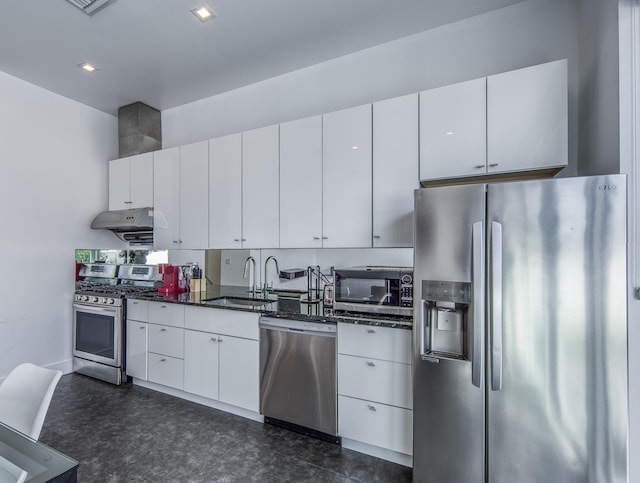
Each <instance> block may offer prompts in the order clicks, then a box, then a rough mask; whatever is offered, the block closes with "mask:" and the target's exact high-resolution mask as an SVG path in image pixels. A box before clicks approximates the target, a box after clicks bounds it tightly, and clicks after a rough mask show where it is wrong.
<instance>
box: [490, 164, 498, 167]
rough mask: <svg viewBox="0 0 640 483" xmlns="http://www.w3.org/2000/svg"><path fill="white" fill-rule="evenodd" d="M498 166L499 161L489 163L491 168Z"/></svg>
mask: <svg viewBox="0 0 640 483" xmlns="http://www.w3.org/2000/svg"><path fill="white" fill-rule="evenodd" d="M496 166H498V163H491V164H490V165H489V167H490V168H495V167H496Z"/></svg>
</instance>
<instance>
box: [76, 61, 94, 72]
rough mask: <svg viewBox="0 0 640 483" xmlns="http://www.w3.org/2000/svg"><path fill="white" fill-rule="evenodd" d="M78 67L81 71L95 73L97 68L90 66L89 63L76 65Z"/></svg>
mask: <svg viewBox="0 0 640 483" xmlns="http://www.w3.org/2000/svg"><path fill="white" fill-rule="evenodd" d="M78 67H80V68H81V69H82V70H84V71H86V72H95V71H97V70H98V68H97V67H96V66H95V65H92V64H90V63H89V62H83V63H82V64H80V65H78Z"/></svg>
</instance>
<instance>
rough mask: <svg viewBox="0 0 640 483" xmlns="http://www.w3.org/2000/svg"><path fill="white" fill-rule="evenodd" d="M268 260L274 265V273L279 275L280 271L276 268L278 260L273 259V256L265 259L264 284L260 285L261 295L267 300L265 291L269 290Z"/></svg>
mask: <svg viewBox="0 0 640 483" xmlns="http://www.w3.org/2000/svg"><path fill="white" fill-rule="evenodd" d="M269 260H273V262H274V263H275V264H276V273H280V269H279V268H278V260H277V259H276V257H274V256H273V255H271V256H270V257H267V259H266V260H265V261H264V283H263V284H262V286H263V289H262V295H264V298H267V291H268V290H269V286H268V285H267V264H268V263H269Z"/></svg>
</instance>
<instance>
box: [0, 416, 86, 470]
mask: <svg viewBox="0 0 640 483" xmlns="http://www.w3.org/2000/svg"><path fill="white" fill-rule="evenodd" d="M77 468H78V462H77V461H75V460H73V459H71V458H69V457H68V456H65V455H64V454H62V453H60V452H59V451H56V450H54V449H53V448H50V447H49V446H47V445H45V444H43V443H41V442H39V441H36V440H34V439H31V438H30V437H28V436H26V435H25V434H23V433H20V432H19V431H16V430H15V429H13V428H11V427H10V426H7V425H6V424H3V423H1V422H0V483H21V482H23V481H26V482H29V483H44V482H48V481H50V482H60V483H63V482H64V483H66V482H75V481H76V471H77Z"/></svg>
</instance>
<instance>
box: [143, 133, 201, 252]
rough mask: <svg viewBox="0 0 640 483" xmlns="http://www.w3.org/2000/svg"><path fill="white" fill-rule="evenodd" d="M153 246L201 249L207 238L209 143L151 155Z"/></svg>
mask: <svg viewBox="0 0 640 483" xmlns="http://www.w3.org/2000/svg"><path fill="white" fill-rule="evenodd" d="M154 169H155V173H156V175H155V176H154V183H153V191H154V196H155V200H156V203H155V206H154V221H153V238H154V240H153V244H154V246H155V247H156V248H184V249H200V248H203V247H206V246H207V245H208V237H209V228H208V227H209V224H208V222H209V210H208V208H209V198H208V196H209V195H208V193H209V185H208V182H209V177H208V171H209V143H208V141H202V142H198V143H194V144H188V145H186V146H180V147H175V148H170V149H164V150H162V151H157V152H156V153H154Z"/></svg>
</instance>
